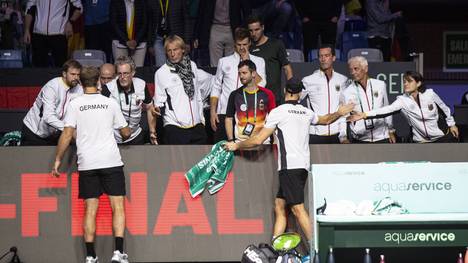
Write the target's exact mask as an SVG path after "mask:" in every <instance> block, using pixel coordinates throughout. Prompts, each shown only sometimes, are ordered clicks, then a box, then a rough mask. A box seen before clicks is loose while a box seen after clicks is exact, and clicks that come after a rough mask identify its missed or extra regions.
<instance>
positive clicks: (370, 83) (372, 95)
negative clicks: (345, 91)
mask: <svg viewBox="0 0 468 263" xmlns="http://www.w3.org/2000/svg"><path fill="white" fill-rule="evenodd" d="M356 84H357V85H356V92H357V97H358V99H359V105H361V112H365V111H364V108H363V107H362V101H361V96H359V87H358V86H361V83H359V82H357V83H356ZM369 86H370V91H371V98H372V108H371V110H373V109H374V94H373V93H374V92H373V90H372V82H371V81H370V79H369ZM362 89H363V90H364V88H362ZM364 96H366V98H367V93H366V90H364Z"/></svg>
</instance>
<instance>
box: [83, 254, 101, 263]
mask: <svg viewBox="0 0 468 263" xmlns="http://www.w3.org/2000/svg"><path fill="white" fill-rule="evenodd" d="M86 263H99V260H98V257H95V258H93V257H91V256H87V257H86Z"/></svg>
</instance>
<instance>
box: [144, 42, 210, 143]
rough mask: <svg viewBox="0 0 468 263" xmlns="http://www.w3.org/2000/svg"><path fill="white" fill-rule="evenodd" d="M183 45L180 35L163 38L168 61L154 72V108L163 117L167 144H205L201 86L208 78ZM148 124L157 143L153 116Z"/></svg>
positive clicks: (152, 140)
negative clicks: (186, 53)
mask: <svg viewBox="0 0 468 263" xmlns="http://www.w3.org/2000/svg"><path fill="white" fill-rule="evenodd" d="M185 47H186V46H185V42H184V40H183V39H182V38H181V37H179V36H175V35H173V36H169V37H167V38H166V41H165V43H164V49H165V50H166V56H167V61H166V63H165V64H164V65H162V66H161V67H160V68H159V69H158V70H157V71H156V73H155V74H154V84H155V86H156V92H155V94H154V98H153V100H154V105H155V107H154V108H155V112H156V114H160V115H162V116H163V121H164V130H165V142H166V143H167V144H206V139H207V137H206V131H205V126H204V125H205V117H204V115H203V98H202V90H201V88H202V87H206V85H205V83H204V82H206V81H211V78H209V77H206V75H205V74H206V73H205V72H203V71H202V70H200V69H198V68H197V65H196V64H195V63H194V62H193V61H191V60H190V58H189V56H188V55H185ZM149 127H150V136H151V137H150V138H151V142H152V143H153V144H157V135H156V120H155V119H152V120H150V122H149Z"/></svg>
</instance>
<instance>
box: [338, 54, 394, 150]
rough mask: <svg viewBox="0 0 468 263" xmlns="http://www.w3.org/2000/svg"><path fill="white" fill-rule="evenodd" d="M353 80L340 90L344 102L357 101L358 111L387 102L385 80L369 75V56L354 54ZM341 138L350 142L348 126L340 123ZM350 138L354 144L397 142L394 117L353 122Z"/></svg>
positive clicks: (351, 71) (380, 106)
mask: <svg viewBox="0 0 468 263" xmlns="http://www.w3.org/2000/svg"><path fill="white" fill-rule="evenodd" d="M348 67H349V73H350V75H351V76H352V81H351V83H350V84H349V85H348V86H347V87H346V88H345V89H344V90H343V92H342V93H341V98H340V102H341V103H350V102H352V103H354V104H355V105H356V106H355V108H354V111H355V112H365V111H370V110H375V109H378V108H382V107H384V106H387V105H388V97H387V87H386V85H385V82H383V81H381V80H377V79H373V78H370V77H369V76H368V74H367V72H368V70H369V66H368V63H367V60H366V58H364V57H362V56H356V57H352V58H350V59H349V60H348ZM340 129H341V131H340V135H339V138H340V141H341V142H342V143H349V140H348V137H347V131H346V130H347V129H346V125H341V126H340ZM350 131H351V134H350V137H351V139H352V142H353V143H388V142H390V143H395V142H396V137H395V130H394V129H393V123H392V116H387V117H385V118H379V119H374V120H361V121H357V122H351V123H350Z"/></svg>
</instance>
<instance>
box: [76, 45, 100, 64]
mask: <svg viewBox="0 0 468 263" xmlns="http://www.w3.org/2000/svg"><path fill="white" fill-rule="evenodd" d="M73 59H75V60H77V61H78V62H80V63H81V64H82V65H83V66H95V67H100V66H101V65H102V64H104V63H106V53H104V51H102V50H95V49H81V50H75V51H73Z"/></svg>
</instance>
